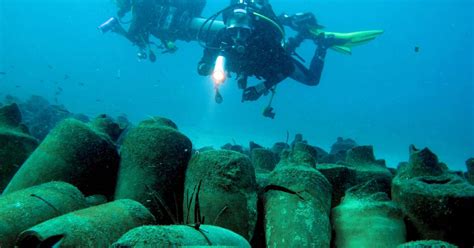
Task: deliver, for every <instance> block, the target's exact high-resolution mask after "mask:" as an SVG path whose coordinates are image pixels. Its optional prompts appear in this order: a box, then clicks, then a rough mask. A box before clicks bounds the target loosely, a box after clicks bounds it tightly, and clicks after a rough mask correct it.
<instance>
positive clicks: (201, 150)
mask: <svg viewBox="0 0 474 248" xmlns="http://www.w3.org/2000/svg"><path fill="white" fill-rule="evenodd" d="M214 150H215V149H214V147H212V146H205V147H201V148H199V149H197V150H196V152H197V153H201V152H207V151H214Z"/></svg>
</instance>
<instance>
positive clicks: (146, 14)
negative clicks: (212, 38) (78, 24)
mask: <svg viewBox="0 0 474 248" xmlns="http://www.w3.org/2000/svg"><path fill="white" fill-rule="evenodd" d="M115 3H116V4H117V7H118V11H117V17H111V18H110V19H109V20H107V21H106V22H105V23H103V24H102V25H100V26H99V27H98V28H99V29H100V30H101V31H102V32H104V33H106V32H109V31H112V32H115V33H118V34H120V35H122V36H124V37H125V38H127V39H128V40H130V41H131V42H132V43H133V44H134V45H136V46H138V48H139V51H138V53H137V56H138V58H140V59H146V58H147V57H148V58H149V59H150V61H152V62H154V61H155V60H156V55H155V53H154V51H153V48H152V45H153V47H154V48H159V49H162V50H163V53H167V52H174V51H176V49H177V48H176V46H175V44H174V42H175V41H176V40H184V41H191V40H194V39H195V37H196V32H197V28H198V27H199V26H200V24H201V23H202V21H204V20H205V19H203V18H199V17H200V15H201V12H202V10H203V8H204V7H205V5H206V0H169V1H163V0H115ZM128 12H131V20H130V21H129V22H125V21H123V20H122V19H123V18H124V17H125V15H126V14H127V13H128ZM121 24H129V27H128V30H125V28H124V27H123V26H122V25H121ZM222 27H223V24H222V23H221V22H215V23H214V24H213V26H212V28H211V27H209V30H211V31H213V30H216V29H221V28H222ZM150 36H154V37H155V38H157V39H159V40H160V43H161V44H155V43H154V42H153V41H151V39H150Z"/></svg>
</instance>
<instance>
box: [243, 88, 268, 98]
mask: <svg viewBox="0 0 474 248" xmlns="http://www.w3.org/2000/svg"><path fill="white" fill-rule="evenodd" d="M266 93H268V89H267V87H266V86H265V84H264V83H259V84H257V85H255V86H252V87H248V88H246V89H245V90H244V94H243V95H242V102H244V101H256V100H258V99H259V98H260V97H261V96H262V95H263V94H266Z"/></svg>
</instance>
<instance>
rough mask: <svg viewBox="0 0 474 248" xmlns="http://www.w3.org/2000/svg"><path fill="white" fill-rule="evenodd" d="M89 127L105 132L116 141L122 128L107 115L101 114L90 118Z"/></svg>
mask: <svg viewBox="0 0 474 248" xmlns="http://www.w3.org/2000/svg"><path fill="white" fill-rule="evenodd" d="M91 127H93V128H94V129H95V130H96V131H97V132H99V133H105V134H107V135H108V136H109V137H110V139H111V140H112V141H113V142H116V141H117V140H118V138H119V137H120V135H121V134H122V132H123V130H124V129H122V128H120V126H119V124H118V123H116V122H114V120H113V119H112V118H110V117H109V116H107V115H105V114H102V115H99V116H98V117H96V118H95V119H94V120H92V123H91Z"/></svg>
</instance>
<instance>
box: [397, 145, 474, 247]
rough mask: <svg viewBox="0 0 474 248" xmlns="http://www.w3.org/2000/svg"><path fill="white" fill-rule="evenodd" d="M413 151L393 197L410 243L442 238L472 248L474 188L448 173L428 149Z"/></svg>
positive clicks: (473, 237)
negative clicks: (404, 217) (398, 206)
mask: <svg viewBox="0 0 474 248" xmlns="http://www.w3.org/2000/svg"><path fill="white" fill-rule="evenodd" d="M413 148H414V147H413ZM411 150H412V152H411V154H410V161H409V163H408V165H406V166H405V167H404V168H402V169H401V170H400V171H399V172H398V174H397V176H396V177H395V178H394V179H393V182H392V198H393V200H394V201H395V202H397V203H398V204H399V205H400V207H401V208H402V210H403V212H404V214H405V216H406V223H407V230H408V240H419V239H441V240H444V241H447V242H450V243H453V244H455V245H458V246H460V247H469V246H471V245H472V244H474V215H473V214H472V209H474V186H472V185H470V184H469V183H467V182H466V180H464V179H463V178H461V177H459V176H457V175H455V174H451V173H449V172H448V171H447V170H446V168H445V165H443V164H441V163H439V162H438V158H437V156H436V155H435V154H434V153H432V152H431V151H430V150H429V149H428V148H425V149H423V150H421V151H418V150H416V149H411Z"/></svg>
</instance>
